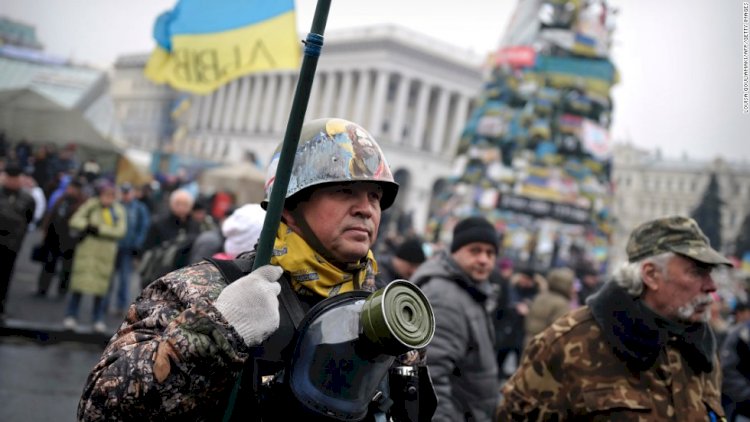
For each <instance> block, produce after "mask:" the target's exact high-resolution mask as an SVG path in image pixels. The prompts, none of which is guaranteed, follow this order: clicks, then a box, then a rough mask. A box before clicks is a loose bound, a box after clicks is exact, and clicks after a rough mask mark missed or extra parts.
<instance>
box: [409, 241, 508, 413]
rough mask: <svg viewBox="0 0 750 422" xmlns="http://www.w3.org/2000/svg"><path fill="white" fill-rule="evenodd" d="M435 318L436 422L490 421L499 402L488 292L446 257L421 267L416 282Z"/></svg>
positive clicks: (430, 358)
mask: <svg viewBox="0 0 750 422" xmlns="http://www.w3.org/2000/svg"><path fill="white" fill-rule="evenodd" d="M411 281H412V282H414V283H415V284H416V285H417V286H419V287H420V288H421V289H422V291H423V292H424V294H425V296H427V298H428V299H429V301H430V304H431V305H432V310H433V312H434V314H435V336H434V337H433V339H432V342H431V343H430V345H429V346H428V347H427V366H428V367H429V368H430V374H431V375H432V381H433V384H434V386H435V391H436V393H437V396H438V408H437V411H436V412H435V415H434V417H433V419H432V420H433V421H450V422H455V421H462V420H471V421H490V420H492V415H493V412H494V410H495V408H496V405H497V400H498V397H499V383H498V380H497V370H498V369H497V363H496V360H495V349H494V334H495V333H494V328H493V325H492V320H491V319H490V316H489V314H488V312H487V310H486V308H485V302H486V301H487V299H488V293H487V292H489V283H488V282H485V283H484V286H486V287H487V290H486V291H485V290H482V289H481V287H480V286H482V285H480V284H477V283H476V282H475V281H473V280H471V279H470V278H469V276H468V275H467V274H466V273H465V272H464V271H463V270H461V269H460V267H459V266H458V264H457V263H456V262H455V260H454V259H453V258H452V257H451V255H450V254H448V253H447V252H441V253H440V254H439V255H438V256H437V257H435V258H434V259H431V260H428V261H426V262H425V263H424V264H422V265H421V266H420V267H419V269H418V270H417V272H416V273H415V274H414V275H413V276H412V279H411Z"/></svg>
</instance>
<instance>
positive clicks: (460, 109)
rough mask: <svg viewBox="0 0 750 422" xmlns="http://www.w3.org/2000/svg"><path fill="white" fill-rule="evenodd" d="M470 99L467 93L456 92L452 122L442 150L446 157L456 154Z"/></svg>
mask: <svg viewBox="0 0 750 422" xmlns="http://www.w3.org/2000/svg"><path fill="white" fill-rule="evenodd" d="M470 100H471V98H470V97H469V96H468V95H464V94H461V93H459V94H458V98H457V99H456V107H455V108H454V110H453V124H452V127H451V131H450V133H449V135H448V136H449V138H448V142H447V146H446V147H445V149H444V150H443V153H444V154H445V155H447V156H448V157H453V156H454V155H455V154H456V148H457V147H458V141H459V140H461V133H462V132H463V130H464V125H465V124H466V121H467V116H466V114H467V113H468V112H469V102H470Z"/></svg>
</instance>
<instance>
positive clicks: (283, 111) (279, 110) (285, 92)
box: [271, 72, 294, 133]
mask: <svg viewBox="0 0 750 422" xmlns="http://www.w3.org/2000/svg"><path fill="white" fill-rule="evenodd" d="M279 77H280V78H281V86H280V87H279V95H278V97H277V98H276V112H275V113H274V115H273V127H272V128H271V130H272V131H273V132H274V133H279V132H282V133H283V132H284V131H285V126H284V124H285V123H286V119H288V118H289V112H290V110H289V108H290V105H289V101H290V98H291V91H292V81H293V80H294V76H293V75H291V74H289V73H287V72H283V73H281V74H280V75H279Z"/></svg>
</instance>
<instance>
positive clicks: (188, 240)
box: [139, 189, 200, 286]
mask: <svg viewBox="0 0 750 422" xmlns="http://www.w3.org/2000/svg"><path fill="white" fill-rule="evenodd" d="M194 203H195V198H194V197H193V195H192V194H191V193H190V192H188V191H186V190H183V189H177V190H175V191H173V192H172V193H171V194H170V196H169V211H168V212H167V213H166V214H164V215H161V216H159V217H156V218H154V219H153V220H152V221H151V225H150V226H149V230H148V235H146V241H145V242H144V243H143V248H142V251H143V256H142V259H141V263H140V267H139V272H140V275H141V283H142V284H143V285H144V286H145V285H146V284H148V283H150V282H152V281H154V280H155V279H157V278H159V277H161V276H163V275H164V274H166V273H168V272H170V271H172V270H176V269H178V268H181V267H184V266H185V265H187V264H188V263H189V262H188V261H189V258H190V249H191V247H192V245H193V242H194V241H195V239H196V238H197V237H198V235H199V234H200V225H199V224H198V223H197V222H196V221H194V220H193V219H192V218H191V216H190V214H191V211H192V209H193V204H194ZM168 248H171V249H174V253H173V254H172V253H164V251H165V250H166V249H168ZM158 252H161V253H158ZM151 259H153V260H156V261H159V262H158V263H153V265H152V263H150V262H149V261H150V260H151ZM165 259H168V261H169V262H166V261H165Z"/></svg>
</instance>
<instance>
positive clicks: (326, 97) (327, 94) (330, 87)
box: [320, 71, 338, 117]
mask: <svg viewBox="0 0 750 422" xmlns="http://www.w3.org/2000/svg"><path fill="white" fill-rule="evenodd" d="M337 79H338V75H337V72H333V71H331V72H330V73H328V74H326V86H325V88H324V89H323V99H322V104H321V107H320V117H331V113H332V110H333V93H334V92H335V91H336V82H337Z"/></svg>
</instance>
